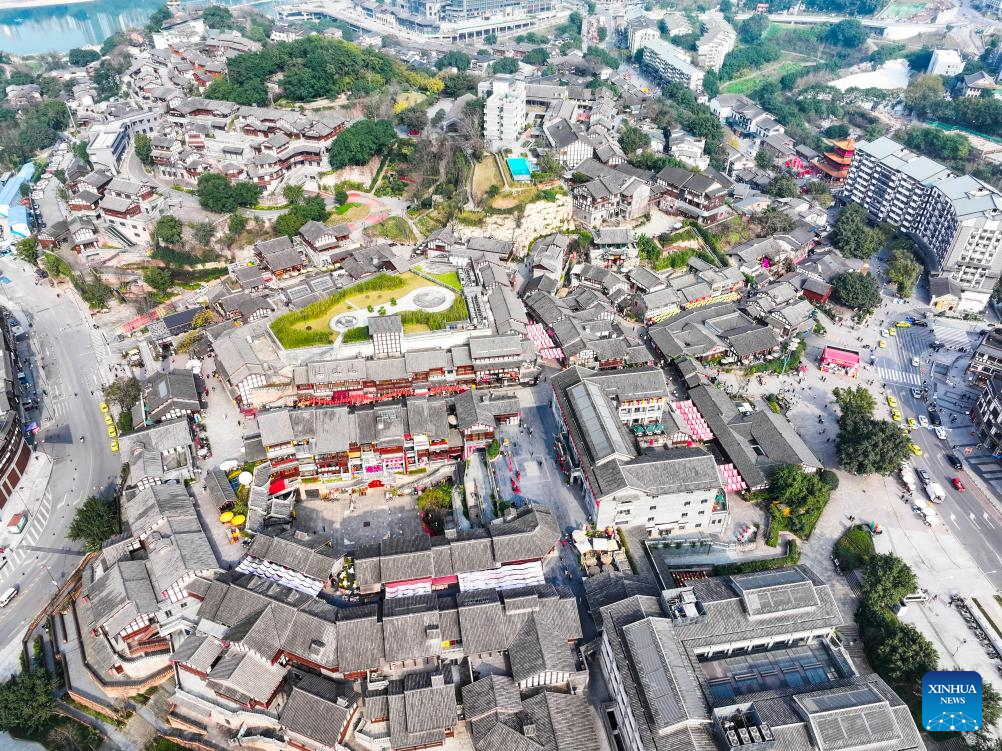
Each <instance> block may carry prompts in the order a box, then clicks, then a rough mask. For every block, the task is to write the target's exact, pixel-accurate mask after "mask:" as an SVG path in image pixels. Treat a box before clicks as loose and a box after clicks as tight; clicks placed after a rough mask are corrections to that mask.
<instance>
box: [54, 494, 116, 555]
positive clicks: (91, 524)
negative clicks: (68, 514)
mask: <svg viewBox="0 0 1002 751" xmlns="http://www.w3.org/2000/svg"><path fill="white" fill-rule="evenodd" d="M117 532H118V514H117V513H116V511H115V507H114V506H113V505H112V504H110V503H108V502H107V501H105V500H104V499H103V498H99V497H97V496H96V495H92V496H90V497H89V498H87V500H86V501H84V502H83V505H82V506H81V507H80V508H78V509H77V512H76V514H75V515H74V517H73V521H72V522H70V528H69V531H67V533H66V536H67V537H68V538H70V539H71V540H76V541H77V542H82V543H83V545H84V549H85V550H87V551H88V552H94V551H97V550H100V549H101V547H102V546H103V545H104V543H105V541H106V540H107V539H108V538H109V537H111V536H113V535H114V534H116V533H117Z"/></svg>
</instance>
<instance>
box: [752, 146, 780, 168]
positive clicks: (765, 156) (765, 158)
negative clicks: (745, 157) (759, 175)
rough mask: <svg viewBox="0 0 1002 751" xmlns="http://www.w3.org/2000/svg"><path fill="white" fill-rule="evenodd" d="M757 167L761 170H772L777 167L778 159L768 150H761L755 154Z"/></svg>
mask: <svg viewBox="0 0 1002 751" xmlns="http://www.w3.org/2000/svg"><path fill="white" fill-rule="evenodd" d="M755 166H756V167H758V168H759V169H766V170H771V169H772V168H773V167H775V166H776V157H774V156H773V155H772V153H770V152H769V151H768V150H767V149H759V150H758V151H756V152H755Z"/></svg>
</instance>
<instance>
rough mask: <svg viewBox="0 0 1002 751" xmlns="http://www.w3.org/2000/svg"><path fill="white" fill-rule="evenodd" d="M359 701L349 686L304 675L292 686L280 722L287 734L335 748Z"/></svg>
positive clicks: (316, 676) (348, 684)
mask: <svg viewBox="0 0 1002 751" xmlns="http://www.w3.org/2000/svg"><path fill="white" fill-rule="evenodd" d="M358 698H359V695H358V693H357V692H356V691H355V690H354V688H353V687H352V685H351V684H350V683H345V682H343V681H332V680H329V679H327V678H321V677H320V676H318V675H312V674H309V673H307V674H304V675H302V677H301V678H299V679H298V680H297V681H296V683H295V684H294V685H293V687H292V691H291V692H290V694H289V698H288V699H287V700H286V702H285V704H284V705H283V706H282V711H281V714H280V715H279V721H280V722H281V723H282V726H283V727H284V728H285V729H286V730H288V731H289V732H290V733H294V734H295V735H298V736H300V737H302V738H306V739H308V740H310V741H314V742H316V743H319V744H321V745H322V746H325V747H328V748H336V747H338V746H339V744H340V740H341V735H342V731H343V729H344V727H345V725H346V724H347V723H348V720H349V718H350V717H351V715H352V714H353V713H354V711H355V706H356V704H357V703H358Z"/></svg>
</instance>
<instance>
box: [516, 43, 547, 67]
mask: <svg viewBox="0 0 1002 751" xmlns="http://www.w3.org/2000/svg"><path fill="white" fill-rule="evenodd" d="M522 61H523V62H524V63H525V64H526V65H537V66H539V65H546V64H547V63H548V62H549V61H550V53H549V52H547V51H546V50H545V49H544V48H543V47H536V48H535V49H531V50H529V51H528V52H526V53H525V56H524V57H523V58H522Z"/></svg>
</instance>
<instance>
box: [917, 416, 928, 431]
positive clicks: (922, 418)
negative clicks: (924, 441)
mask: <svg viewBox="0 0 1002 751" xmlns="http://www.w3.org/2000/svg"><path fill="white" fill-rule="evenodd" d="M918 420H919V425H921V426H922V427H923V428H928V427H929V418H928V417H926V416H925V415H919V419H918Z"/></svg>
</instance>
